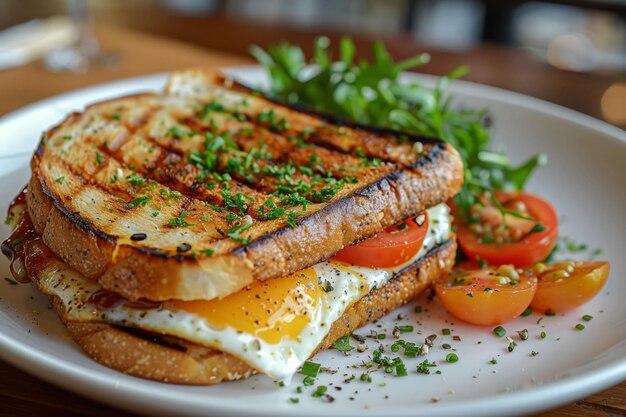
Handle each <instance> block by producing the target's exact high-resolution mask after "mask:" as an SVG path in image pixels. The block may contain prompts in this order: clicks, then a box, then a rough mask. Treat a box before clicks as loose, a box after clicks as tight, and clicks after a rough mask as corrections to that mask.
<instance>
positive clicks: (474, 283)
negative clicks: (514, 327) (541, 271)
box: [435, 265, 537, 326]
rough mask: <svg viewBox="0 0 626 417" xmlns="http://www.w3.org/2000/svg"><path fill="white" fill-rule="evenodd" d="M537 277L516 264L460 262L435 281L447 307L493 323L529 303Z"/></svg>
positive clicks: (481, 322) (511, 316)
mask: <svg viewBox="0 0 626 417" xmlns="http://www.w3.org/2000/svg"><path fill="white" fill-rule="evenodd" d="M536 290H537V278H536V277H535V276H534V275H533V274H532V273H531V272H529V271H521V272H520V270H516V269H515V267H513V266H512V265H502V266H500V267H499V268H498V269H464V267H463V266H461V267H460V268H459V267H458V266H457V268H455V269H454V270H453V271H451V272H450V273H448V274H446V275H444V276H443V277H441V278H440V279H439V280H438V281H436V283H435V291H436V292H437V296H438V297H439V300H440V301H441V303H442V304H443V305H444V307H445V308H446V310H448V312H450V314H452V315H453V316H455V317H456V318H458V319H461V320H463V321H465V322H468V323H471V324H478V325H481V326H491V325H495V324H500V323H504V322H506V321H509V320H512V319H514V318H516V317H517V316H519V315H520V314H522V313H523V312H524V310H525V309H526V308H527V307H528V305H529V304H530V302H531V300H532V299H533V296H534V295H535V291H536Z"/></svg>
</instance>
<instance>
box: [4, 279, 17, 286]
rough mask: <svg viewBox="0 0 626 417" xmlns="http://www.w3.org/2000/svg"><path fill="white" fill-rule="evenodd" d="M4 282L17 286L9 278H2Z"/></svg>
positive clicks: (15, 282)
mask: <svg viewBox="0 0 626 417" xmlns="http://www.w3.org/2000/svg"><path fill="white" fill-rule="evenodd" d="M4 280H5V281H6V282H8V283H9V284H10V285H17V281H13V280H12V279H11V278H4Z"/></svg>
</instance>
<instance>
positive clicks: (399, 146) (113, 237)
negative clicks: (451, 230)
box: [29, 72, 462, 299]
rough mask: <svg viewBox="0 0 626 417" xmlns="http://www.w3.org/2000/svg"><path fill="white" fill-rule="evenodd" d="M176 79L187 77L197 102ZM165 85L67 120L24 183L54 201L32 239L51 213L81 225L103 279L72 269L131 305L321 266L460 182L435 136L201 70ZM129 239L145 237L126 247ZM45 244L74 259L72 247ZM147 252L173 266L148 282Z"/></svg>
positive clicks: (453, 157)
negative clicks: (325, 112) (329, 116)
mask: <svg viewBox="0 0 626 417" xmlns="http://www.w3.org/2000/svg"><path fill="white" fill-rule="evenodd" d="M181 79H182V80H184V82H187V81H189V82H192V83H196V86H197V87H199V89H198V90H197V91H196V92H195V93H194V94H195V95H191V96H190V95H186V94H183V92H184V91H185V90H184V88H180V85H179V86H178V87H177V86H176V83H178V84H180V83H179V81H180V80H181ZM172 80H175V82H173V83H172V84H171V85H170V87H169V88H170V89H169V91H168V94H166V95H156V94H143V95H137V96H130V97H125V98H121V99H117V100H112V101H108V102H103V103H98V104H94V105H92V106H90V107H89V108H87V109H86V111H85V112H84V113H82V114H72V115H71V116H70V117H68V118H67V119H66V120H65V121H64V122H63V123H61V124H60V125H59V126H57V127H55V128H53V129H51V130H50V131H48V132H47V133H46V134H45V135H44V138H43V139H42V143H41V145H40V147H39V149H38V152H37V154H36V155H35V156H34V158H33V161H32V167H33V181H35V182H33V181H31V184H32V187H31V188H33V192H39V194H38V199H40V197H41V198H44V197H47V198H48V199H49V201H47V202H41V204H35V205H34V206H33V207H30V206H29V211H30V212H31V215H32V217H33V219H34V221H35V223H36V224H38V225H40V226H41V227H40V228H39V230H38V232H40V233H43V229H44V228H45V226H46V223H47V222H48V221H49V220H50V219H51V218H54V219H55V222H56V223H64V225H60V224H56V225H55V230H57V231H62V230H63V229H64V228H67V229H68V230H69V229H72V228H75V227H78V228H79V229H82V230H83V232H84V233H85V237H84V239H81V241H83V240H90V239H91V240H93V239H95V242H94V243H93V245H92V246H93V247H100V248H103V249H102V250H101V253H90V254H89V256H93V257H96V258H99V259H100V258H107V257H108V258H109V261H108V265H107V264H106V262H105V260H103V259H101V264H105V265H104V266H103V267H102V268H104V270H105V272H104V274H101V273H100V274H94V273H93V272H92V271H87V270H86V264H87V263H85V265H83V264H81V262H72V266H73V267H74V268H76V269H78V270H79V271H81V273H83V274H85V275H87V276H94V275H98V280H99V281H100V282H101V283H106V284H103V285H104V286H105V287H106V286H109V287H114V289H113V290H116V291H119V292H120V293H122V294H123V295H125V296H126V297H127V298H131V299H132V298H141V297H145V298H151V299H167V298H182V299H189V298H204V299H210V298H213V297H214V296H224V295H228V294H229V293H230V292H232V291H233V289H236V288H241V287H242V286H243V285H245V283H249V282H250V280H251V279H261V280H263V279H267V278H271V277H277V276H281V275H285V274H288V273H291V272H294V271H296V270H298V269H302V268H304V267H307V266H310V265H312V264H314V263H317V262H319V261H320V260H321V259H323V258H325V257H327V256H330V255H332V254H333V253H335V252H336V251H337V250H339V249H341V248H342V247H343V246H345V245H347V244H351V243H353V242H355V241H358V240H362V239H365V238H368V237H370V236H372V235H374V234H376V233H378V232H379V231H381V230H383V229H384V228H385V227H387V226H390V225H391V224H394V223H397V222H398V221H400V220H402V219H404V218H406V217H408V216H411V215H414V214H416V213H417V212H419V211H422V210H424V209H426V208H428V207H430V206H432V205H435V204H438V203H440V202H442V201H445V200H447V199H448V198H449V197H451V196H452V195H453V194H454V193H456V192H457V191H458V189H459V188H460V185H461V183H462V169H461V162H460V159H459V157H458V154H457V153H456V151H455V150H454V149H452V148H451V147H449V146H448V145H446V144H444V143H443V142H440V141H437V140H433V139H426V138H415V137H408V136H404V135H400V134H397V133H393V132H391V133H390V132H388V131H384V132H382V133H378V132H377V131H370V130H367V129H362V128H352V127H349V126H341V125H335V124H331V123H329V122H327V121H326V120H325V119H323V118H320V117H317V116H312V115H309V114H306V113H302V112H298V111H295V110H292V109H290V108H288V107H284V106H281V105H279V104H276V103H273V102H271V101H269V100H267V99H265V98H263V97H260V96H257V95H254V94H250V93H249V92H244V91H240V90H237V89H236V88H235V89H229V88H227V87H225V85H223V84H219V82H221V81H216V79H215V78H214V77H212V76H211V75H210V74H205V73H202V72H197V73H194V72H191V73H186V72H183V73H179V74H175V75H174V76H173V78H172ZM222 81H223V80H222ZM59 179H61V180H59ZM33 200H34V201H35V199H33ZM36 201H39V200H36ZM50 210H52V211H54V212H57V211H58V212H59V213H60V214H59V215H55V216H52V217H51V216H50ZM55 210H56V211H55ZM136 233H144V234H146V239H144V240H141V241H131V239H130V237H131V236H132V235H133V234H136ZM44 236H47V234H44ZM49 239H51V240H54V239H55V238H54V237H50V238H49ZM58 239H60V237H59V238H58ZM44 240H45V238H44ZM99 240H102V242H99ZM105 242H107V243H106V244H105ZM46 244H48V246H49V247H51V249H52V250H53V251H56V250H61V248H64V249H62V250H63V251H65V252H71V246H72V242H68V243H67V244H66V243H64V242H60V241H59V242H56V243H55V242H46ZM311 247H315V248H316V249H315V250H314V251H312V250H311ZM76 250H78V249H76ZM57 253H58V252H57ZM155 257H161V258H162V259H161V260H160V261H159V262H158V264H163V265H168V266H167V267H163V268H156V267H154V268H150V270H151V273H150V275H151V278H150V279H147V278H145V277H144V276H143V275H146V274H145V273H144V272H145V270H146V268H147V266H146V263H147V262H153V263H154V262H155V259H156V258H155ZM222 257H223V258H222ZM69 258H70V256H68V257H66V258H65V259H69ZM72 259H74V257H72ZM200 261H201V262H200ZM99 271H101V269H99ZM165 271H168V272H167V273H168V274H169V276H168V277H163V276H162V275H163V274H165ZM235 275H236V276H235ZM191 277H193V278H191ZM251 277H253V278H251ZM189 280H193V282H194V283H193V284H190V281H189ZM205 281H206V282H205ZM165 283H167V284H165ZM149 286H152V287H153V289H152V290H150V291H148V293H149V294H146V291H147V290H146V288H148V287H149ZM192 287H193V288H195V290H194V291H199V292H198V293H196V294H192V291H191V289H190V288H192ZM198 287H205V288H204V290H198ZM219 288H223V289H222V290H219Z"/></svg>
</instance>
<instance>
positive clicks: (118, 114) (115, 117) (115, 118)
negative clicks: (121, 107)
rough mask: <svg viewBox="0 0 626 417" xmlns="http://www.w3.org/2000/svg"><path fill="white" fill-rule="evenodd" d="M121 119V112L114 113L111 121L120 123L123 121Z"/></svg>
mask: <svg viewBox="0 0 626 417" xmlns="http://www.w3.org/2000/svg"><path fill="white" fill-rule="evenodd" d="M121 118H122V117H121V115H120V112H119V111H116V112H113V114H111V119H113V120H117V121H120V119H121Z"/></svg>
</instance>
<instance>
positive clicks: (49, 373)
mask: <svg viewBox="0 0 626 417" xmlns="http://www.w3.org/2000/svg"><path fill="white" fill-rule="evenodd" d="M259 69H260V66H258V65H245V66H237V67H227V68H224V70H226V71H228V72H235V73H236V72H242V71H244V72H245V71H259ZM168 74H169V72H159V73H153V74H146V75H140V76H134V77H128V78H120V79H116V80H113V81H108V82H104V83H99V84H94V85H91V86H86V87H82V88H79V89H76V90H71V91H68V92H64V93H61V94H57V95H55V96H52V97H48V98H45V99H42V100H40V101H37V102H34V103H31V104H29V105H27V106H24V107H21V108H19V109H16V110H14V111H11V112H9V113H7V114H5V115H3V116H1V117H0V129H2V128H3V126H4V124H5V123H7V122H10V121H11V120H13V119H19V118H22V117H28V115H29V113H31V112H32V111H33V110H36V109H37V108H38V107H41V106H45V105H50V104H52V103H54V102H58V101H62V100H66V99H69V98H72V97H73V96H80V95H88V94H89V93H90V91H92V90H96V89H103V88H106V87H118V86H123V85H127V84H128V85H131V84H134V83H136V84H138V85H141V84H142V83H143V84H148V83H156V82H160V81H161V79H162V80H163V81H165V79H166V77H167V75H168ZM409 77H415V78H417V79H420V80H422V79H423V80H427V81H429V82H432V81H433V80H436V79H437V78H439V77H436V76H432V75H427V74H420V73H409ZM450 90H451V91H453V92H455V93H462V94H466V95H469V96H474V97H480V98H485V99H491V100H494V101H499V102H507V104H512V105H515V106H519V107H522V108H524V109H526V110H529V111H533V112H539V113H543V114H547V115H549V116H550V117H555V118H558V119H561V120H565V121H566V122H568V123H573V124H575V125H577V126H584V127H587V128H589V129H591V130H594V131H596V132H599V133H602V134H603V135H605V136H606V137H607V138H606V139H607V140H617V141H618V142H621V143H622V145H624V144H626V132H625V131H623V130H622V129H620V128H618V127H616V126H613V125H610V124H609V123H606V122H604V121H602V120H599V119H596V118H593V117H591V116H588V115H586V114H583V113H580V112H578V111H576V110H572V109H569V108H566V107H563V106H561V105H558V104H554V103H550V102H547V101H545V100H542V99H538V98H535V97H530V96H527V95H524V94H521V93H517V92H513V91H509V90H505V89H501V88H498V87H493V86H489V85H484V84H479V83H474V82H469V81H463V80H455V81H454V82H453V83H452V85H451V87H450ZM124 94H126V93H124ZM129 94H131V93H130V92H129ZM6 156H7V157H10V156H16V157H17V155H11V154H8V155H6ZM0 157H4V155H0ZM25 158H27V157H26V156H25ZM613 348H617V349H618V352H619V351H626V349H625V348H626V346H620V345H619V344H616V345H614V346H613ZM605 352H606V351H605ZM0 357H1V358H2V359H4V360H6V361H7V362H8V363H10V364H12V365H13V366H16V367H18V368H20V369H22V370H24V371H26V372H28V373H30V374H33V375H35V376H36V377H39V378H42V379H44V380H46V381H48V382H50V383H52V384H54V385H57V386H61V387H63V388H65V389H68V390H70V391H72V392H75V393H77V394H79V395H82V396H84V397H88V398H90V399H92V400H95V401H99V402H103V403H107V399H108V398H110V397H111V395H114V394H115V393H116V394H117V395H119V393H120V392H119V391H118V390H119V389H120V387H121V388H122V390H123V391H125V393H124V396H123V397H122V399H123V401H122V403H121V404H116V405H117V406H121V407H123V408H124V409H127V410H132V411H134V412H145V411H142V410H146V411H147V410H148V409H138V408H135V407H134V404H135V403H134V402H133V401H132V399H133V396H137V395H140V396H146V395H148V396H150V390H152V389H153V387H152V384H155V383H154V382H150V381H143V380H139V382H150V383H149V384H142V383H135V381H137V380H136V379H135V378H132V377H129V378H131V379H126V378H121V379H120V375H115V374H114V375H111V376H109V375H107V374H106V373H104V372H97V373H94V372H93V370H90V369H88V368H85V367H83V366H79V367H77V366H76V364H73V363H72V362H69V361H66V360H63V359H61V360H59V358H58V357H56V356H55V355H52V354H48V353H46V352H43V351H40V350H38V349H36V347H32V346H31V345H29V344H27V343H26V342H22V341H19V340H13V339H11V338H10V337H8V336H5V335H4V334H3V333H0ZM16 358H17V359H16ZM18 359H21V360H18ZM33 359H34V360H33ZM602 361H604V362H607V360H602ZM604 362H602V363H601V366H600V367H599V368H595V369H594V370H593V371H591V372H590V371H587V372H584V373H583V375H577V376H575V377H573V378H572V377H566V378H564V379H560V380H556V381H550V382H547V383H545V384H542V385H534V386H531V387H528V388H525V389H521V390H518V391H511V392H508V393H506V394H504V395H500V394H491V395H489V396H486V397H479V398H477V399H476V400H471V401H469V402H467V401H465V402H462V401H458V400H457V401H454V400H451V401H447V402H446V404H445V407H442V405H443V404H438V405H435V406H430V405H428V404H426V405H424V404H420V407H421V408H422V411H427V412H428V413H429V414H431V415H449V414H450V413H452V414H458V415H460V414H463V413H466V412H467V410H468V409H469V408H473V409H478V407H481V409H482V411H483V412H484V413H483V414H484V415H500V413H501V412H502V411H503V409H502V405H503V404H500V403H502V402H504V403H505V404H506V411H507V412H511V411H512V414H511V415H515V414H522V413H528V412H537V411H541V410H545V409H547V408H550V407H555V406H558V405H561V404H564V403H567V402H569V401H571V400H573V399H576V398H580V397H581V396H585V395H588V394H591V393H593V392H598V391H600V390H602V389H605V388H608V387H610V386H613V385H615V384H617V383H619V382H620V381H622V380H624V379H626V357H624V358H623V359H622V360H621V361H619V360H613V361H611V360H610V359H609V360H608V362H607V363H604ZM105 369H108V368H105ZM68 375H70V376H71V378H68ZM59 377H60V378H59ZM124 377H127V376H126V375H124ZM113 381H115V386H114V387H111V383H112V382H113ZM94 382H95V383H96V385H97V386H95V385H94ZM156 384H158V383H156ZM167 386H168V385H165V384H163V385H162V386H161V387H160V388H164V387H167ZM96 391H98V392H96ZM160 391H162V390H161V389H159V390H156V392H157V393H158V392H160ZM165 391H167V390H165ZM157 393H153V394H151V395H152V396H156V395H157ZM174 395H175V394H172V399H173V398H174ZM144 399H146V397H144ZM530 399H532V400H533V401H534V402H535V403H534V404H533V401H529V400H530ZM213 400H218V402H217V403H210V404H207V403H206V402H199V401H194V407H199V406H204V407H206V408H205V409H204V411H206V412H214V413H218V414H220V415H222V414H228V413H233V412H235V413H240V414H242V413H245V414H246V415H268V416H269V415H277V412H278V410H272V411H271V412H267V411H264V412H263V413H262V414H259V410H257V409H254V407H252V408H246V404H245V403H238V404H235V403H234V402H233V403H231V404H230V405H229V404H228V401H219V400H220V399H219V398H218V399H215V398H213ZM168 401H170V400H168ZM186 401H189V399H187V400H186ZM537 403H539V404H537ZM107 404H109V403H107ZM170 405H171V404H170ZM143 406H144V407H145V406H146V404H143ZM516 406H517V407H516ZM149 407H151V408H150V409H149V411H153V412H158V411H159V409H161V408H162V405H158V406H157V405H149ZM157 407H158V409H157ZM483 407H484V408H483ZM511 408H513V410H511ZM516 408H517V410H516ZM522 408H523V409H522ZM194 410H195V412H198V411H199V409H196V408H194ZM520 410H521V411H520ZM353 411H354V412H348V413H346V412H345V410H344V411H343V412H342V413H341V414H342V415H344V416H357V415H359V416H364V415H373V414H375V411H371V410H369V411H368V410H363V409H361V408H356V407H355V410H353ZM281 413H282V411H281ZM289 414H291V415H298V416H308V415H311V416H313V415H315V416H319V410H315V412H313V411H311V412H308V413H307V412H306V410H304V409H303V407H297V408H293V409H290V410H289ZM387 414H388V415H389V416H401V415H412V414H413V413H411V410H403V409H398V408H394V409H389V410H388V413H387Z"/></svg>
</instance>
